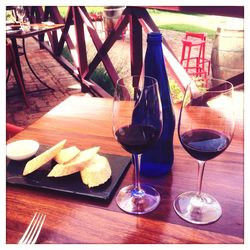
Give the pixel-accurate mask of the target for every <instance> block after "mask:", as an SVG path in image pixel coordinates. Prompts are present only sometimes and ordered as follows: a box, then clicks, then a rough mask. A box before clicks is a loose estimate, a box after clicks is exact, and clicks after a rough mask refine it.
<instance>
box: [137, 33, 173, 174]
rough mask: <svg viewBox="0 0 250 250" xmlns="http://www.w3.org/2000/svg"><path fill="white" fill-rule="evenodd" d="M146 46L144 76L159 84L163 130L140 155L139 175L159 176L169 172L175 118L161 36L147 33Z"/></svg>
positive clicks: (171, 159) (171, 160) (171, 163)
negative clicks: (157, 138)
mask: <svg viewBox="0 0 250 250" xmlns="http://www.w3.org/2000/svg"><path fill="white" fill-rule="evenodd" d="M147 44H148V46H147V50H146V56H145V75H147V76H151V77H154V78H156V79H157V81H158V84H159V90H160V96H161V102H162V112H163V130H162V135H161V137H160V139H159V140H158V141H157V142H156V144H154V145H153V146H152V147H151V148H150V149H149V150H148V151H147V152H145V153H143V154H142V157H141V169H140V173H141V175H144V176H161V175H164V174H167V173H168V172H169V171H170V170H171V168H172V165H173V161H174V151H173V135H174V129H175V116H174V111H173V107H172V100H171V94H170V88H169V83H168V77H167V72H166V67H165V63H164V58H163V51H162V34H161V33H159V32H151V33H149V34H148V36H147Z"/></svg>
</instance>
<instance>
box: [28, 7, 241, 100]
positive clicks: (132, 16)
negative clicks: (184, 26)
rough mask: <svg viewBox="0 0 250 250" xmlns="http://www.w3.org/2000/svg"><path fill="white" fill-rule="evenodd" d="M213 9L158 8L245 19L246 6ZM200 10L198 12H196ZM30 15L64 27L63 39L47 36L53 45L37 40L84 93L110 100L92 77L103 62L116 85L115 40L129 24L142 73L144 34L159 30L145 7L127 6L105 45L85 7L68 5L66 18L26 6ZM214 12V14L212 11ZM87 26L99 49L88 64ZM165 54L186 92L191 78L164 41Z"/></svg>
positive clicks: (135, 70)
mask: <svg viewBox="0 0 250 250" xmlns="http://www.w3.org/2000/svg"><path fill="white" fill-rule="evenodd" d="M211 7H212V6H210V7H209V8H207V7H206V6H204V7H199V8H198V7H175V6H170V7H167V6H164V7H158V8H159V9H165V10H167V9H170V10H174V11H183V10H184V11H186V12H190V11H192V9H193V10H194V12H195V9H196V12H198V13H199V12H200V13H205V14H213V13H216V14H219V15H229V16H237V17H243V16H244V8H243V7H237V6H236V7H229V6H225V7H223V8H218V6H217V7H214V9H213V7H212V8H211ZM197 8H198V9H197ZM26 9H27V14H28V16H29V18H30V19H31V21H32V22H41V21H46V20H47V19H48V17H50V20H52V21H54V22H55V23H63V24H65V27H64V29H63V31H62V34H61V36H60V37H58V34H57V33H56V32H52V33H51V34H48V38H49V41H50V45H49V44H48V43H46V42H45V40H44V36H40V37H39V38H38V40H39V42H40V45H41V46H42V47H43V48H45V49H47V50H48V51H49V52H50V53H51V55H53V57H54V58H55V59H56V60H57V61H58V62H59V63H61V65H62V66H63V67H64V68H66V69H67V70H68V71H69V72H70V73H71V74H72V75H74V76H75V77H76V78H77V79H78V80H79V81H80V83H81V87H82V91H83V92H90V93H92V94H93V95H95V96H103V97H110V95H109V94H108V93H107V92H106V91H104V90H103V89H102V88H101V87H99V85H98V84H96V83H95V82H93V81H92V80H91V79H90V77H91V75H92V74H93V72H94V71H95V69H96V67H97V66H98V64H99V63H100V62H102V63H103V65H104V67H105V69H106V71H107V73H108V75H109V77H110V79H111V81H112V83H113V84H114V85H115V83H116V81H117V80H118V78H119V76H118V74H117V72H116V69H115V68H114V66H113V63H112V62H111V60H110V58H109V56H108V51H109V50H110V49H111V47H112V46H113V45H114V43H115V42H116V40H118V39H119V36H120V35H121V33H122V32H123V30H124V29H125V28H126V27H127V25H129V27H130V28H129V30H130V56H131V57H130V58H131V74H140V73H141V70H142V67H143V55H142V31H143V30H144V31H145V32H150V31H159V29H158V27H157V26H156V25H155V23H154V22H153V20H152V19H151V17H150V15H149V14H148V12H147V10H146V8H144V7H126V8H125V10H124V11H123V14H122V15H121V17H120V18H119V20H118V21H117V23H116V26H115V28H114V31H112V32H111V33H110V34H109V36H108V37H107V38H106V39H105V41H104V42H102V41H101V39H100V37H99V36H98V33H97V31H96V29H95V26H94V25H93V23H92V21H91V18H90V16H89V14H88V12H87V10H86V8H85V7H83V6H69V7H68V11H67V14H66V16H65V18H63V17H62V16H61V15H60V12H59V10H58V8H57V7H56V6H45V7H42V6H30V7H26ZM213 10H214V12H213ZM71 25H74V28H75V35H76V44H75V45H74V43H73V42H72V39H71V37H70V35H69V28H70V26H71ZM84 25H86V27H87V29H88V32H89V34H90V37H91V38H92V41H93V44H94V46H95V47H96V50H97V53H96V55H95V56H94V58H93V60H92V61H91V62H90V63H88V61H87V51H86V39H85V30H84ZM65 43H66V45H67V47H68V49H69V51H70V53H71V56H72V58H73V61H74V63H73V64H71V63H70V62H69V61H68V60H66V59H65V58H64V57H63V56H62V51H63V47H64V44H65ZM163 51H164V57H165V59H166V63H167V65H168V68H169V69H170V71H171V72H170V73H171V75H173V76H174V78H175V80H176V81H177V83H178V84H179V86H180V88H181V89H182V90H184V88H185V86H186V85H187V84H188V83H189V82H190V78H189V76H188V74H187V73H186V71H185V70H184V69H183V67H182V66H181V65H180V63H179V61H178V59H177V57H176V56H175V54H174V52H173V51H172V49H171V47H170V46H169V44H168V43H167V41H166V40H165V39H164V38H163Z"/></svg>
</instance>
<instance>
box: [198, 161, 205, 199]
mask: <svg viewBox="0 0 250 250" xmlns="http://www.w3.org/2000/svg"><path fill="white" fill-rule="evenodd" d="M205 163H206V162H205V161H198V196H200V194H201V188H202V179H203V173H204V168H205Z"/></svg>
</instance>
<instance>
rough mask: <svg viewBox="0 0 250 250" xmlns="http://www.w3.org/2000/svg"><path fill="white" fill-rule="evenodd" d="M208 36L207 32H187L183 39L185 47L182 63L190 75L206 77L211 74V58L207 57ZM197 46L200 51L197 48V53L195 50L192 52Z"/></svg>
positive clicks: (183, 48)
mask: <svg viewBox="0 0 250 250" xmlns="http://www.w3.org/2000/svg"><path fill="white" fill-rule="evenodd" d="M206 37H207V34H206V33H193V32H186V36H185V38H184V39H182V45H183V47H182V55H181V60H180V63H181V64H182V65H183V67H184V69H185V70H186V71H187V73H188V74H189V75H194V76H202V75H203V76H204V77H205V78H206V77H207V76H208V75H209V74H210V60H209V59H206V58H205V50H206ZM195 47H196V48H197V49H198V53H197V49H196V54H195V52H194V51H193V53H192V48H195ZM186 51H187V53H186ZM194 54H195V55H194ZM206 64H207V69H206V67H205V65H206Z"/></svg>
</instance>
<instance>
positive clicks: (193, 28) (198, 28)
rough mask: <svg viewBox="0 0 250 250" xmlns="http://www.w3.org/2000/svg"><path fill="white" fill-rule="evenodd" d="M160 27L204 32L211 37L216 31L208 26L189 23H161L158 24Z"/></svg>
mask: <svg viewBox="0 0 250 250" xmlns="http://www.w3.org/2000/svg"><path fill="white" fill-rule="evenodd" d="M158 27H159V28H160V29H164V30H174V31H179V32H198V33H199V32H205V33H207V37H209V38H213V37H214V36H215V33H216V31H215V30H211V29H208V28H204V27H202V26H197V25H191V24H180V23H176V24H175V23H171V24H163V25H159V26H158Z"/></svg>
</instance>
